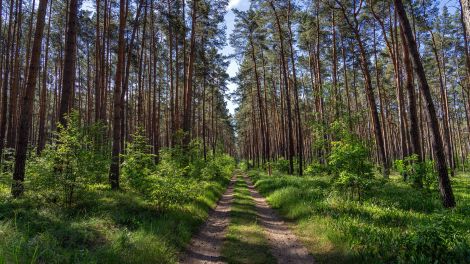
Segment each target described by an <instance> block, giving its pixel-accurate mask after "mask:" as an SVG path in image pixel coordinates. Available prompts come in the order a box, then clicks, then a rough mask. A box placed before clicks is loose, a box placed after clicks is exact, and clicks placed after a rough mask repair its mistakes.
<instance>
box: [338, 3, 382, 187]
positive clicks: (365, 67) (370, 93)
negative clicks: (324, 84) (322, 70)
mask: <svg viewBox="0 0 470 264" xmlns="http://www.w3.org/2000/svg"><path fill="white" fill-rule="evenodd" d="M336 2H337V3H340V2H339V1H338V0H336ZM361 3H362V2H361ZM341 10H342V12H343V15H344V18H345V20H346V21H347V23H348V24H349V27H350V29H351V30H352V31H353V34H354V38H355V39H356V42H357V44H358V48H359V54H360V56H359V59H360V63H361V69H362V72H363V75H364V82H365V91H366V96H367V102H368V104H369V110H370V115H371V117H372V125H373V126H374V128H373V129H374V134H375V140H376V143H377V150H378V152H379V153H378V154H379V157H380V160H381V161H382V169H383V176H384V177H385V178H388V175H389V164H388V159H387V155H386V150H385V141H384V135H383V134H382V128H381V125H380V119H379V114H378V112H377V104H376V102H375V95H374V89H373V87H372V80H371V75H370V70H369V61H368V56H367V53H366V50H365V47H364V44H363V42H362V37H361V33H360V32H359V22H358V21H357V13H356V10H354V15H353V22H352V21H351V20H350V18H349V17H350V16H349V15H348V13H347V11H346V9H345V8H344V6H342V5H341ZM384 125H385V124H384Z"/></svg>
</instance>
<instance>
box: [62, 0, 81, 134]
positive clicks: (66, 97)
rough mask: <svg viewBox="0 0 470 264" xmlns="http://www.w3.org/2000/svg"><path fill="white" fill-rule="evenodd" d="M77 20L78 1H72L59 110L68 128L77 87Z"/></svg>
mask: <svg viewBox="0 0 470 264" xmlns="http://www.w3.org/2000/svg"><path fill="white" fill-rule="evenodd" d="M77 20H78V0H70V5H69V11H68V25H67V39H66V41H65V56H64V68H63V79H62V93H61V101H60V109H59V123H60V124H61V125H62V126H63V127H66V126H67V121H66V119H65V117H66V116H67V114H68V112H69V109H70V107H71V99H72V98H71V96H72V93H73V90H74V87H75V68H76V60H77V58H76V57H77Z"/></svg>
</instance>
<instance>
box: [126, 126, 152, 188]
mask: <svg viewBox="0 0 470 264" xmlns="http://www.w3.org/2000/svg"><path fill="white" fill-rule="evenodd" d="M151 151H152V146H151V145H149V144H148V140H147V138H146V137H145V136H144V135H143V130H142V129H138V130H137V131H136V132H135V133H134V134H133V135H132V141H131V142H127V145H126V151H125V154H123V155H121V156H122V159H123V163H122V165H121V171H122V176H123V179H125V180H127V182H128V183H129V185H130V186H131V187H132V188H134V189H135V190H137V191H138V192H140V193H142V194H146V195H147V194H148V193H149V190H148V189H149V188H151V187H152V186H151V185H150V179H149V176H150V175H151V174H152V172H153V171H154V170H155V155H153V154H152V153H151Z"/></svg>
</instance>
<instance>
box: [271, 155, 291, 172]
mask: <svg viewBox="0 0 470 264" xmlns="http://www.w3.org/2000/svg"><path fill="white" fill-rule="evenodd" d="M274 168H275V169H276V170H278V171H279V172H282V173H288V172H289V160H286V159H284V158H282V157H281V158H280V159H278V160H277V161H276V162H275V163H274Z"/></svg>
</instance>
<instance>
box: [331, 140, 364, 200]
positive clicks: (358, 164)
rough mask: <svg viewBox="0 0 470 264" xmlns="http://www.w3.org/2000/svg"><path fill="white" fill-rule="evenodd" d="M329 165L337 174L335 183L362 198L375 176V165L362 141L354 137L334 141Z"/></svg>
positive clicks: (354, 195) (353, 195)
mask: <svg viewBox="0 0 470 264" xmlns="http://www.w3.org/2000/svg"><path fill="white" fill-rule="evenodd" d="M328 165H329V166H330V168H331V170H332V171H333V173H334V174H335V176H336V179H335V185H336V186H337V187H338V188H339V189H340V190H347V191H349V195H350V197H352V198H354V197H357V198H358V199H359V200H360V199H361V197H362V194H363V192H364V191H365V190H366V189H367V188H368V186H369V184H370V183H371V180H372V178H373V171H372V168H373V166H372V164H371V163H370V162H369V161H368V151H367V149H366V148H365V147H364V146H363V145H362V143H361V142H360V141H358V140H354V139H343V140H341V141H335V142H332V149H331V154H330V156H329V157H328Z"/></svg>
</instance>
